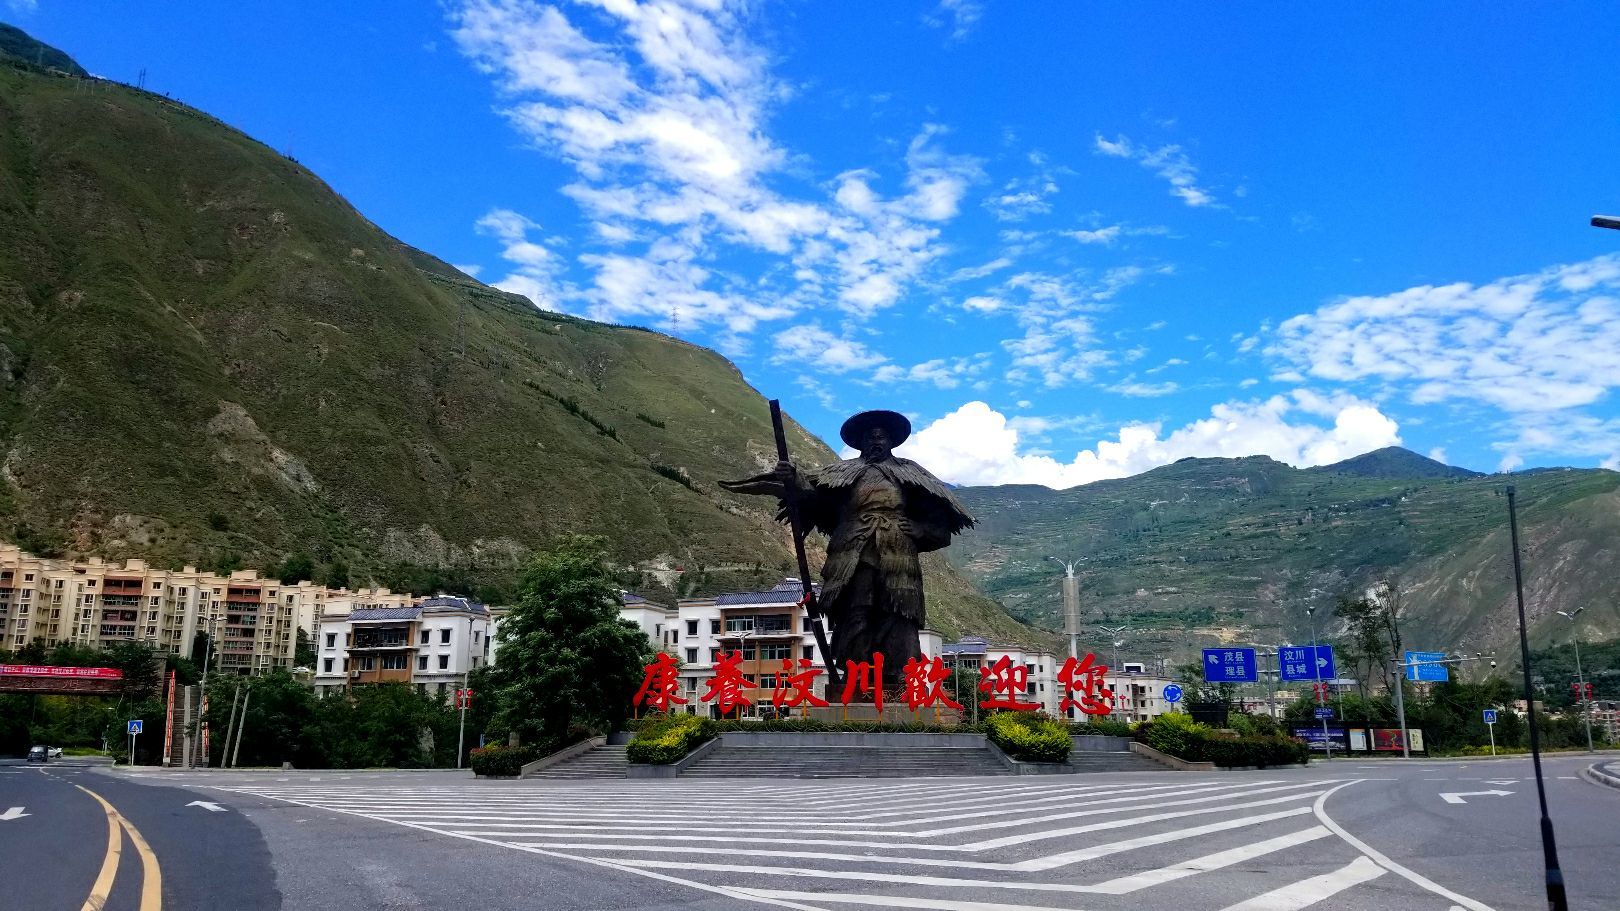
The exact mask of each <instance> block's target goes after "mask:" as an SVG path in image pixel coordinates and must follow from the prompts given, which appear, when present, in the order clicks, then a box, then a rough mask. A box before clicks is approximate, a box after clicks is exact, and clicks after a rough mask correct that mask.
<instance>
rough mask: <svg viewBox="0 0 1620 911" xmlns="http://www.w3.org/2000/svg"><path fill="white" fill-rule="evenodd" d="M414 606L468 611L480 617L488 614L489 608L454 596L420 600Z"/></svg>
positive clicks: (439, 596)
mask: <svg viewBox="0 0 1620 911" xmlns="http://www.w3.org/2000/svg"><path fill="white" fill-rule="evenodd" d="M416 605H417V606H418V607H422V608H442V609H446V610H457V611H468V612H470V613H474V614H480V615H482V614H487V613H489V608H487V607H485V606H484V605H482V604H480V603H478V602H477V601H469V600H467V599H466V598H458V597H456V596H454V595H434V596H433V597H431V598H423V599H422V600H420V601H418V602H416ZM442 612H443V611H442V610H436V611H434V613H442Z"/></svg>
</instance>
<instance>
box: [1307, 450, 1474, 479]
mask: <svg viewBox="0 0 1620 911" xmlns="http://www.w3.org/2000/svg"><path fill="white" fill-rule="evenodd" d="M1309 470H1310V471H1316V472H1330V473H1335V474H1354V475H1360V476H1362V477H1364V478H1475V477H1479V476H1480V472H1477V471H1469V470H1468V469H1466V468H1458V467H1456V466H1454V465H1447V464H1446V463H1444V462H1437V461H1435V460H1434V459H1431V458H1429V457H1428V456H1421V455H1418V454H1417V453H1415V452H1413V451H1412V450H1410V449H1403V448H1402V447H1400V446H1386V447H1384V448H1383V449H1375V450H1373V451H1372V452H1368V453H1363V454H1362V455H1358V456H1356V457H1355V458H1351V459H1345V460H1344V461H1342V462H1334V463H1333V464H1332V465H1322V466H1320V467H1317V468H1312V469H1309Z"/></svg>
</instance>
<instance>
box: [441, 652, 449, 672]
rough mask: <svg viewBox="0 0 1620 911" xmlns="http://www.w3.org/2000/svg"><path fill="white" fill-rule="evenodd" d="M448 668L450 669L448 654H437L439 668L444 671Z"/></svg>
mask: <svg viewBox="0 0 1620 911" xmlns="http://www.w3.org/2000/svg"><path fill="white" fill-rule="evenodd" d="M449 669H450V656H449V655H440V656H439V670H441V671H444V670H449Z"/></svg>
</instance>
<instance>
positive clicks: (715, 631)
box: [709, 620, 720, 636]
mask: <svg viewBox="0 0 1620 911" xmlns="http://www.w3.org/2000/svg"><path fill="white" fill-rule="evenodd" d="M709 635H711V636H718V635H720V621H719V620H710V621H709Z"/></svg>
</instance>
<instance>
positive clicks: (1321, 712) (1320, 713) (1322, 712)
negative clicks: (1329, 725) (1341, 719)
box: [1316, 706, 1333, 719]
mask: <svg viewBox="0 0 1620 911" xmlns="http://www.w3.org/2000/svg"><path fill="white" fill-rule="evenodd" d="M1316 717H1317V718H1318V719H1328V718H1332V717H1333V710H1332V709H1330V708H1327V707H1325V706H1324V707H1322V708H1318V709H1317V710H1316Z"/></svg>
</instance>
